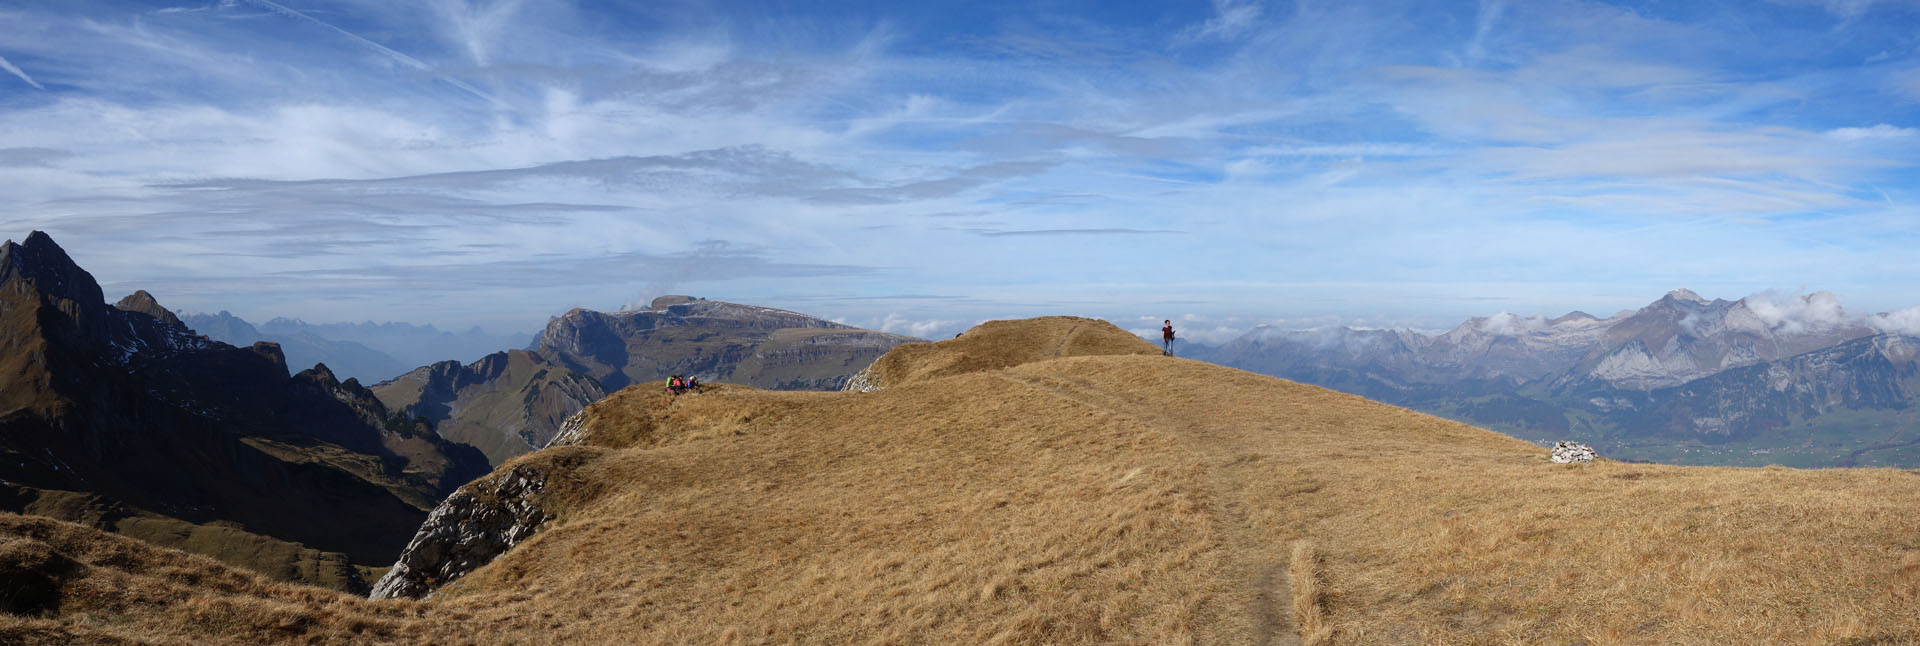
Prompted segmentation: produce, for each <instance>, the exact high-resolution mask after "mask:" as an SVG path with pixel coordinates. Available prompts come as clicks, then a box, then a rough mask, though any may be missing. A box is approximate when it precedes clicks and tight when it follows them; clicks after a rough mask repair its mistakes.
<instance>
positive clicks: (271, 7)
mask: <svg viewBox="0 0 1920 646" xmlns="http://www.w3.org/2000/svg"><path fill="white" fill-rule="evenodd" d="M247 2H251V3H253V4H256V5H259V6H261V7H265V8H266V9H267V10H268V11H272V12H274V13H278V14H280V15H283V16H287V17H289V18H297V19H300V20H305V21H307V22H310V23H313V24H316V25H319V26H321V27H325V28H327V29H331V30H333V31H334V32H335V33H338V34H340V35H342V36H346V37H347V38H350V39H353V41H354V42H357V43H360V44H361V45H365V46H367V47H368V48H371V49H373V51H376V52H380V53H381V54H384V55H385V56H386V57H387V58H391V59H393V60H396V61H399V62H400V64H401V65H405V66H407V67H411V68H413V69H416V70H419V71H422V72H427V73H430V74H433V77H434V78H437V79H440V80H441V81H445V82H446V83H447V85H451V86H454V87H457V88H460V89H461V90H465V91H466V92H467V93H468V94H472V95H474V96H477V97H480V98H481V99H484V100H486V101H487V102H488V103H492V104H494V105H495V106H499V107H506V103H504V102H502V101H501V100H499V99H496V98H493V96H492V95H490V94H487V93H485V92H481V91H480V89H479V88H476V87H474V86H472V85H468V84H467V83H466V82H465V81H462V80H460V79H456V78H453V77H451V76H447V75H445V74H441V73H439V72H437V71H434V69H433V66H431V65H427V64H426V63H423V62H421V61H420V59H417V58H414V57H412V56H408V55H406V54H402V53H400V52H396V51H394V50H392V49H390V48H388V47H387V46H386V45H382V44H380V43H376V42H373V41H371V40H367V39H365V38H362V37H360V35H359V34H355V33H353V32H350V31H347V30H345V29H341V28H339V27H335V26H333V24H332V23H329V22H327V21H324V20H321V19H319V18H315V17H313V16H309V15H307V14H304V13H300V12H298V11H295V10H293V9H290V8H288V7H287V6H286V5H283V4H280V3H278V2H273V0H247ZM7 67H8V68H9V69H12V67H13V66H11V65H9V66H7ZM14 73H16V74H18V73H19V72H18V71H17V70H16V71H15V72H14ZM25 76H26V75H25V74H21V77H22V78H24V77H25ZM27 82H28V83H32V82H33V81H32V80H31V79H29V80H28V81H27ZM38 85H39V84H37V83H36V84H35V86H38Z"/></svg>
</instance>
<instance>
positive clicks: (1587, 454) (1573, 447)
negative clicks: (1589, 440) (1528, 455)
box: [1553, 442, 1600, 464]
mask: <svg viewBox="0 0 1920 646" xmlns="http://www.w3.org/2000/svg"><path fill="white" fill-rule="evenodd" d="M1596 457H1600V456H1599V455H1598V454H1595V453H1594V452H1593V447H1591V446H1587V445H1585V444H1580V443H1578V442H1554V443H1553V463H1554V464H1576V463H1585V462H1592V461H1593V459H1594V458H1596Z"/></svg>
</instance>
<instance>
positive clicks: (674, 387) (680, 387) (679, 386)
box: [667, 375, 687, 395]
mask: <svg viewBox="0 0 1920 646" xmlns="http://www.w3.org/2000/svg"><path fill="white" fill-rule="evenodd" d="M686 389H687V382H685V381H681V379H680V375H672V376H669V377H667V392H670V393H673V394H675V395H678V394H680V393H682V392H685V391H686Z"/></svg>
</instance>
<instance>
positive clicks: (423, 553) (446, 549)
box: [370, 465, 549, 599]
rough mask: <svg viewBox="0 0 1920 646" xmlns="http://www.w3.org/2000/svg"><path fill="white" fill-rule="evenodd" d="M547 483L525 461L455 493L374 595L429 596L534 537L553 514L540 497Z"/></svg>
mask: <svg viewBox="0 0 1920 646" xmlns="http://www.w3.org/2000/svg"><path fill="white" fill-rule="evenodd" d="M546 485H547V476H546V474H545V473H543V472H542V471H541V470H539V469H537V468H535V467H532V466H527V465H522V466H518V467H514V468H510V469H507V470H506V471H504V472H501V473H497V474H495V475H492V476H488V477H487V478H485V479H482V480H480V481H478V482H475V483H473V484H471V485H468V486H466V487H462V488H461V489H460V490H459V491H456V492H454V494H453V495H451V496H448V497H447V499H446V500H445V501H442V502H441V503H440V506H439V507H435V508H434V510H433V513H432V514H431V515H429V516H427V522H425V523H423V524H421V525H420V531H419V532H418V533H416V534H414V536H413V540H412V541H411V542H409V543H407V548H406V550H405V551H403V552H401V553H400V560H399V561H398V562H396V563H394V565H393V569H391V570H388V571H387V574H386V576H383V577H380V582H379V583H376V584H374V586H373V594H372V595H370V596H371V597H372V598H374V599H397V598H410V599H418V598H422V597H425V596H427V595H430V594H432V593H433V591H434V590H436V589H438V588H439V587H440V586H442V585H446V584H447V583H450V582H452V581H453V580H455V579H458V578H460V577H462V576H465V575H466V574H467V573H468V572H472V571H474V570H475V569H478V568H479V567H480V566H482V565H486V564H487V563H489V562H491V561H493V559H494V557H497V556H499V555H501V554H502V553H504V552H506V551H507V550H509V549H512V548H513V546H515V545H518V544H520V541H524V540H526V539H527V538H528V537H531V536H533V534H534V532H535V531H536V530H538V529H540V526H541V524H543V523H545V522H546V521H547V519H548V517H549V514H548V513H547V510H546V509H544V508H543V507H542V506H541V505H540V504H539V502H538V500H537V498H538V494H539V493H540V492H541V490H543V489H545V488H546Z"/></svg>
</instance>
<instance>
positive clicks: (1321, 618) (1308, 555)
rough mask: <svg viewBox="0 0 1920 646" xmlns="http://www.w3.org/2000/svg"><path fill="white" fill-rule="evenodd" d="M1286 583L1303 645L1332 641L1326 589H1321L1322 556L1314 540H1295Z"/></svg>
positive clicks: (1314, 645) (1315, 645) (1322, 643)
mask: <svg viewBox="0 0 1920 646" xmlns="http://www.w3.org/2000/svg"><path fill="white" fill-rule="evenodd" d="M1289 563H1290V564H1291V565H1290V567H1289V569H1288V571H1287V573H1288V577H1287V582H1288V584H1289V585H1291V586H1292V588H1293V620H1294V623H1295V625H1297V626H1299V633H1300V643H1301V644H1303V645H1304V646H1323V645H1324V644H1328V643H1331V642H1332V641H1333V626H1332V625H1330V624H1328V623H1327V611H1326V608H1325V607H1323V606H1322V604H1323V603H1325V601H1326V599H1325V594H1326V592H1325V590H1323V589H1322V588H1321V582H1320V561H1319V556H1318V555H1316V554H1314V552H1313V543H1312V542H1311V541H1304V540H1301V541H1294V542H1293V557H1292V558H1291V559H1289Z"/></svg>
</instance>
